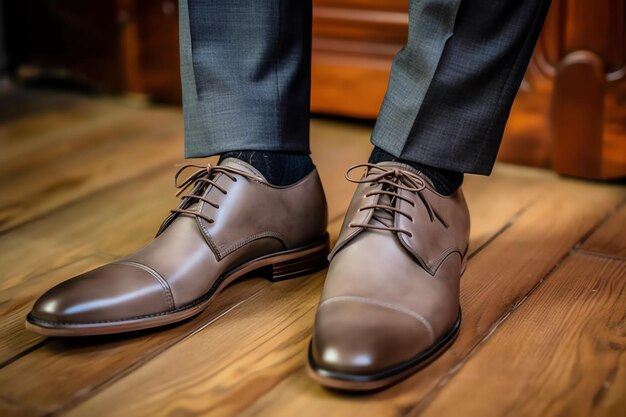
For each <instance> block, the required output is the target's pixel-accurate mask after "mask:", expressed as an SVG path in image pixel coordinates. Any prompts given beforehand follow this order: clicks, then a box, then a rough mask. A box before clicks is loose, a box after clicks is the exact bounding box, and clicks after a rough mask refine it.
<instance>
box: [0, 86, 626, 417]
mask: <svg viewBox="0 0 626 417" xmlns="http://www.w3.org/2000/svg"><path fill="white" fill-rule="evenodd" d="M182 135H183V132H182V115H181V113H180V111H179V110H178V109H175V108H159V107H145V106H143V105H142V104H141V103H136V102H132V101H125V100H119V99H94V98H88V97H82V96H78V95H74V94H69V93H60V92H44V91H16V92H14V93H12V94H9V95H5V96H3V97H0V149H1V151H0V314H1V318H0V320H1V321H0V366H1V368H0V416H12V415H25V416H44V415H68V416H104V415H119V416H161V415H163V416H198V415H203V416H230V415H243V416H257V415H259V416H272V417H274V416H298V417H305V416H316V417H317V416H323V417H332V416H359V417H363V416H376V417H384V416H417V415H424V416H436V417H447V416H450V417H457V416H480V417H485V416H542V417H543V416H583V415H593V416H622V417H623V416H624V415H626V204H625V199H626V188H625V187H624V186H617V185H605V184H601V183H592V182H584V181H576V180H570V179H563V178H559V177H557V176H555V175H554V174H551V173H549V172H545V171H541V170H536V169H528V168H520V167H514V166H509V165H499V166H497V167H496V169H495V172H494V174H493V176H492V177H491V178H486V177H474V176H470V177H468V178H467V179H466V182H465V191H466V195H467V197H468V200H469V204H470V210H471V213H472V221H473V228H472V234H471V247H472V249H471V260H470V262H469V268H468V270H467V272H466V274H465V275H464V277H463V281H462V289H461V291H462V297H461V302H462V307H463V312H464V321H463V324H462V328H461V333H460V336H459V338H458V340H457V342H456V343H455V344H454V345H453V346H452V348H451V349H450V350H449V351H448V352H447V353H445V354H444V355H443V356H442V357H441V358H440V359H438V360H437V361H436V362H435V363H434V364H432V365H431V366H429V367H428V368H426V369H425V370H423V371H422V372H420V373H419V374H417V375H415V376H413V377H411V378H409V379H407V380H406V381H404V382H402V383H401V384H399V385H397V386H394V387H392V388H390V389H388V390H385V391H381V392H378V393H375V394H370V395H347V394H342V393H337V392H333V391H329V390H326V389H323V388H320V387H319V386H317V385H316V384H315V383H313V382H312V381H311V380H309V379H308V378H307V375H306V372H305V369H304V364H305V357H306V355H305V349H306V346H307V344H308V342H309V337H310V329H311V325H312V323H313V317H314V312H315V307H316V304H317V302H318V300H319V297H320V290H321V288H322V285H323V281H324V272H320V273H317V274H314V275H311V276H308V277H306V278H303V279H299V280H291V281H287V282H282V283H279V284H270V283H269V282H267V281H265V280H262V279H260V278H258V279H257V278H253V279H250V280H248V281H245V282H242V283H239V284H236V285H233V286H231V287H230V288H229V289H227V290H226V291H225V292H224V293H222V295H220V297H219V298H218V300H217V301H216V302H215V304H213V305H212V306H211V307H210V308H208V309H207V310H206V311H204V312H203V313H202V314H201V315H200V316H198V317H196V318H195V319H192V320H189V321H186V322H184V323H182V324H181V325H179V326H171V327H169V328H166V329H162V330H159V331H149V332H142V333H138V334H132V335H124V336H114V337H95V338H82V339H74V340H64V339H54V338H43V337H39V336H37V335H34V334H32V333H29V332H27V331H25V330H24V328H23V325H22V323H23V320H24V316H25V315H26V313H27V312H28V310H29V308H30V306H31V304H32V302H33V301H34V299H35V298H36V297H37V296H38V295H39V294H40V293H41V292H43V291H44V290H46V289H47V288H49V287H50V286H52V285H54V284H56V283H59V282H61V281H63V280H65V279H66V278H68V277H70V276H72V275H74V274H77V273H80V272H83V271H85V270H87V269H90V268H93V267H96V266H99V265H101V264H103V263H105V262H109V261H111V260H113V259H115V258H117V257H119V256H123V255H125V254H127V253H129V252H130V251H132V250H134V249H135V248H137V247H139V246H140V245H142V244H145V243H146V242H148V241H149V240H150V239H151V238H152V236H153V234H154V233H155V231H156V228H157V227H158V225H159V224H160V221H161V220H162V218H163V217H164V216H165V215H166V214H167V212H168V210H169V209H170V208H171V207H173V205H174V204H176V201H177V200H176V198H174V189H173V187H172V175H173V174H174V171H175V168H174V164H175V163H177V162H180V161H181V155H182ZM368 135H369V127H367V126H359V125H350V124H347V123H339V122H335V121H327V120H326V121H324V120H316V121H314V122H313V125H312V147H313V158H314V160H315V162H316V164H317V166H318V167H319V169H320V172H321V175H322V179H323V182H324V186H325V189H326V192H327V195H328V200H329V204H330V225H329V229H330V233H331V236H332V237H333V238H334V239H336V237H337V233H338V230H339V226H340V224H341V221H342V216H343V213H344V211H345V209H346V206H347V203H348V201H349V199H350V197H351V192H352V190H353V185H352V184H350V183H348V182H346V181H344V180H343V171H344V169H345V168H346V167H348V166H349V165H350V164H353V163H357V162H362V161H364V160H365V158H366V157H367V155H368V153H369V150H370V145H369V143H368Z"/></svg>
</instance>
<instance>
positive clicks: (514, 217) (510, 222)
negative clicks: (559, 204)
mask: <svg viewBox="0 0 626 417" xmlns="http://www.w3.org/2000/svg"><path fill="white" fill-rule="evenodd" d="M533 203H534V201H532V202H530V203H528V204H527V205H525V206H524V207H522V208H521V209H519V210H518V211H517V212H515V213H514V214H513V215H512V216H511V218H510V219H509V220H508V221H507V222H506V223H505V224H504V225H503V226H502V227H500V228H499V229H498V230H496V231H495V232H494V233H493V234H492V235H491V236H489V238H488V239H487V240H485V241H484V242H483V243H481V244H480V246H478V247H477V248H476V249H474V250H473V251H472V252H471V253H470V254H469V255H468V256H467V259H468V260H470V259H472V258H473V257H474V256H476V255H478V253H480V252H481V251H482V250H483V249H485V248H486V247H487V246H488V245H489V244H491V242H493V241H494V240H495V239H496V238H498V236H500V235H502V233H504V232H506V231H507V230H508V229H509V228H511V226H513V225H514V224H515V222H516V221H517V219H519V218H520V217H521V216H522V214H524V212H525V211H526V210H528V209H529V208H530V206H532V205H533Z"/></svg>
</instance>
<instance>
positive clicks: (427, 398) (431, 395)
mask: <svg viewBox="0 0 626 417" xmlns="http://www.w3.org/2000/svg"><path fill="white" fill-rule="evenodd" d="M623 204H626V199H624V200H622V201H621V202H620V203H618V204H616V205H615V206H614V207H613V208H612V209H610V210H608V211H607V213H606V214H605V215H604V216H603V217H602V218H601V219H600V220H599V221H598V222H597V223H596V224H595V225H593V226H592V227H590V228H589V230H588V231H587V232H586V233H584V234H583V235H582V236H581V237H580V239H579V240H578V241H577V242H576V243H575V244H574V245H573V246H572V248H571V249H570V250H568V251H567V252H565V254H564V255H563V256H561V257H560V258H559V259H558V260H557V261H556V263H555V264H554V265H553V266H552V268H550V270H549V271H547V272H546V273H545V274H544V275H543V276H542V277H541V278H540V279H539V280H538V281H537V282H536V283H535V284H534V285H533V286H532V287H531V288H530V289H529V290H528V291H527V292H526V293H525V294H523V295H522V296H521V297H520V298H518V299H516V300H514V301H513V303H512V304H511V305H510V306H509V308H507V310H506V311H505V312H504V314H502V315H501V316H500V317H499V318H498V319H497V320H495V321H494V323H493V324H492V325H491V326H490V327H489V329H488V331H487V332H486V333H485V335H484V336H483V337H481V338H480V340H478V341H477V342H476V343H475V344H474V345H473V346H472V347H471V348H470V350H469V352H468V353H467V354H466V355H465V356H464V357H463V358H462V359H461V360H460V361H459V362H458V363H457V364H456V365H454V366H453V367H452V368H450V369H449V370H448V372H447V373H446V375H445V376H444V377H442V378H440V379H439V381H438V382H437V383H436V384H435V385H434V387H433V388H432V389H430V390H429V391H428V392H427V394H426V395H424V397H422V400H420V401H418V402H417V403H416V404H415V405H414V406H413V407H411V408H410V409H409V410H408V412H407V413H406V414H404V415H405V416H418V415H420V414H421V413H422V412H423V411H424V410H425V409H426V408H427V407H428V405H429V404H430V403H432V401H433V400H434V399H435V398H436V397H437V394H439V392H441V390H442V389H443V388H444V387H445V386H446V385H447V384H448V382H450V380H452V378H454V376H456V375H457V374H458V372H459V371H460V370H461V369H462V368H463V366H464V365H465V364H466V363H467V362H468V361H469V360H470V359H471V358H472V357H473V356H474V355H475V354H476V353H477V352H478V351H479V350H480V349H481V348H482V347H483V345H484V344H485V343H486V342H487V341H488V340H489V339H490V338H491V336H492V335H493V334H494V333H495V332H496V331H497V330H498V328H499V327H500V325H502V323H504V322H505V321H506V320H507V319H508V318H509V317H510V316H511V315H512V314H513V313H514V312H515V311H517V310H518V309H519V308H520V307H521V306H522V305H523V304H524V302H525V301H526V300H527V299H528V298H529V297H530V296H532V295H533V294H534V293H535V292H536V291H537V290H538V289H539V287H541V286H542V285H543V283H544V282H546V281H547V280H548V279H549V277H550V276H552V275H553V274H554V272H556V270H557V269H558V268H559V267H560V266H561V265H562V264H563V262H564V261H565V260H566V259H567V258H568V257H570V256H572V255H573V254H574V253H575V248H577V247H579V246H580V245H581V244H582V243H583V242H584V241H585V240H587V239H588V238H589V236H591V235H592V234H593V232H595V231H596V230H597V229H598V228H599V227H600V226H601V225H602V224H603V223H604V222H605V221H606V220H607V219H608V218H609V217H610V216H611V215H612V214H613V213H615V212H616V211H617V210H619V208H620V207H621V206H622V205H623Z"/></svg>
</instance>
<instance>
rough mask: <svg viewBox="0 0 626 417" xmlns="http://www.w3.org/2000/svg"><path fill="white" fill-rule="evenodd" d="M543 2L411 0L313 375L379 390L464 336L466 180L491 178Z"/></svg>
mask: <svg viewBox="0 0 626 417" xmlns="http://www.w3.org/2000/svg"><path fill="white" fill-rule="evenodd" d="M548 6H549V1H548V0H526V1H507V0H493V1H485V0H460V2H459V1H454V0H414V1H411V3H410V13H409V25H410V28H409V40H408V43H407V45H406V46H405V47H404V48H403V50H402V51H401V52H400V53H399V54H398V56H397V57H396V58H395V60H394V64H393V68H392V72H391V78H390V82H389V88H388V90H387V95H386V97H385V101H384V103H383V106H382V109H381V111H380V115H379V118H378V121H377V123H376V127H375V129H374V132H373V138H372V140H373V143H374V144H375V145H376V147H375V148H374V151H373V152H372V155H371V157H370V163H369V164H363V166H364V167H365V168H366V171H365V174H364V175H363V177H361V178H360V179H359V178H352V179H351V180H352V181H353V182H357V183H359V186H358V187H357V190H356V192H355V195H354V198H353V199H352V202H351V203H350V207H349V208H348V211H347V213H346V219H345V221H344V224H343V226H342V230H341V233H340V235H339V239H338V241H337V244H336V245H335V248H334V249H333V252H332V253H331V255H330V259H331V262H330V268H329V270H328V274H327V276H326V282H325V284H324V293H323V295H322V299H321V302H320V305H319V307H318V311H317V316H316V319H315V328H314V331H313V338H312V342H311V349H310V355H309V368H310V372H311V375H312V376H313V378H314V379H316V380H317V381H319V382H320V383H322V384H324V385H327V386H330V387H335V388H344V389H353V390H368V389H375V388H381V387H384V386H386V385H389V384H391V383H394V382H397V381H399V380H400V379H402V378H404V377H406V376H408V375H410V374H411V373H413V372H415V371H417V370H418V369H420V368H421V367H423V366H425V365H426V364H428V363H429V362H430V361H432V360H433V359H434V358H436V357H437V356H438V355H439V354H440V353H441V352H442V351H444V350H445V349H446V348H447V347H448V346H450V344H451V343H452V342H453V341H454V338H455V337H456V335H457V333H458V331H459V326H460V324H461V313H460V307H459V281H460V276H461V274H462V271H463V270H464V268H465V264H466V262H467V249H468V245H469V225H470V221H469V211H468V209H467V204H466V203H465V199H464V197H463V193H462V191H461V190H460V185H461V183H462V180H463V173H465V172H471V173H478V174H489V173H490V171H491V168H492V165H493V163H494V160H495V157H496V153H497V151H498V146H499V143H500V139H501V136H502V131H503V129H504V125H505V123H506V119H507V117H508V114H509V110H510V107H511V104H512V102H513V99H514V97H515V93H516V91H517V88H518V86H519V84H520V82H521V80H522V76H523V74H524V71H525V69H526V65H527V64H528V60H529V59H530V56H531V53H532V50H533V48H534V45H535V42H536V40H537V37H538V35H539V31H540V30H541V26H542V25H543V21H544V18H545V15H546V12H547V9H548Z"/></svg>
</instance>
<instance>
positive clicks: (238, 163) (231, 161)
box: [218, 157, 267, 182]
mask: <svg viewBox="0 0 626 417" xmlns="http://www.w3.org/2000/svg"><path fill="white" fill-rule="evenodd" d="M218 166H221V167H224V166H227V167H232V168H235V169H238V170H239V171H243V172H247V173H248V174H252V175H254V176H257V177H259V178H260V179H262V180H263V181H264V182H267V179H265V177H264V176H263V174H261V173H260V172H259V170H257V169H256V168H255V167H253V166H252V165H250V164H249V163H247V162H245V161H242V160H241V159H237V158H233V157H229V158H226V159H224V160H223V161H222V162H220V164H219V165H218Z"/></svg>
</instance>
